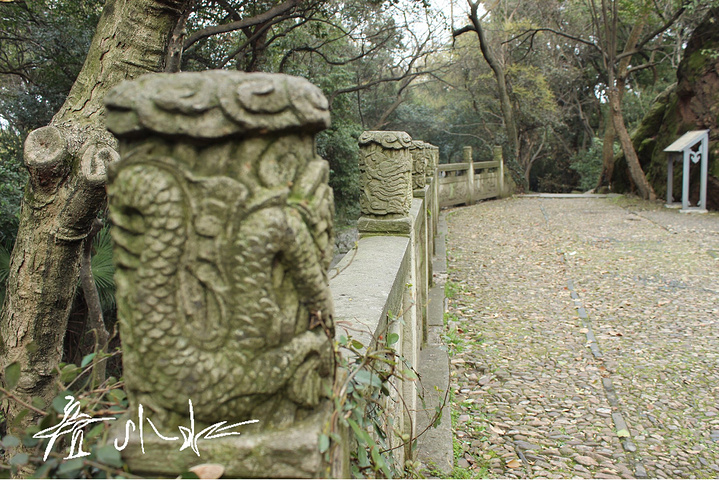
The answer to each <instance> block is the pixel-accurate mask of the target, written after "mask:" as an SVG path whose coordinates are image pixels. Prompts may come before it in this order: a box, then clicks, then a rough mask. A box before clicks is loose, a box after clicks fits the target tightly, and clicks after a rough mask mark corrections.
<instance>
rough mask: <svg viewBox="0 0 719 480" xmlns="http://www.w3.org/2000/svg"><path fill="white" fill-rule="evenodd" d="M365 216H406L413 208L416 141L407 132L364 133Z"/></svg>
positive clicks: (362, 181)
mask: <svg viewBox="0 0 719 480" xmlns="http://www.w3.org/2000/svg"><path fill="white" fill-rule="evenodd" d="M359 144H360V147H361V148H360V157H359V171H360V209H361V211H362V214H363V215H375V216H384V215H399V216H405V215H407V214H408V213H409V210H410V208H411V206H412V157H411V155H410V153H409V147H410V146H411V144H412V139H411V137H410V136H409V134H407V133H406V132H363V133H362V135H361V136H360V139H359Z"/></svg>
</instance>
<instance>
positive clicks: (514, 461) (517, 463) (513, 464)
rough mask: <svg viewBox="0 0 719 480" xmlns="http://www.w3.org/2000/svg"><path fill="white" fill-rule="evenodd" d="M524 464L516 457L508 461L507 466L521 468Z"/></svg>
mask: <svg viewBox="0 0 719 480" xmlns="http://www.w3.org/2000/svg"><path fill="white" fill-rule="evenodd" d="M521 466H522V463H521V462H520V461H519V460H517V459H516V458H513V459H512V460H510V461H508V462H507V468H519V467H521Z"/></svg>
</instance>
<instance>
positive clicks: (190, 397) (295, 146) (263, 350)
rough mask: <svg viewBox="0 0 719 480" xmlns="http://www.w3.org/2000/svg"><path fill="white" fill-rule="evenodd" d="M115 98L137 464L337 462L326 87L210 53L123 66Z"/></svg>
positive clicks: (161, 471) (120, 276)
mask: <svg viewBox="0 0 719 480" xmlns="http://www.w3.org/2000/svg"><path fill="white" fill-rule="evenodd" d="M106 104H107V126H108V129H109V130H110V131H112V132H113V133H114V134H115V135H116V136H117V137H118V139H119V140H120V154H121V157H122V159H121V160H120V161H119V162H118V163H116V164H115V165H114V166H113V168H112V170H111V171H110V175H109V176H110V182H109V188H108V194H109V199H110V214H111V219H112V222H113V224H114V227H113V230H112V233H113V240H114V241H115V251H114V255H115V262H116V266H117V271H116V276H115V279H116V282H117V304H118V316H119V321H120V328H121V334H122V341H123V348H124V351H123V362H124V375H125V379H126V386H127V393H128V397H129V400H130V412H129V414H128V415H127V416H126V417H124V418H123V421H122V422H121V425H119V428H117V429H116V430H115V431H114V433H115V436H116V445H118V446H119V447H122V446H123V445H124V449H123V457H124V459H125V461H126V462H127V463H128V465H129V467H130V470H131V471H132V472H134V473H138V474H144V475H149V476H152V477H163V476H170V477H174V476H176V475H178V474H179V472H181V471H183V470H185V469H187V468H188V467H191V466H192V465H196V464H201V463H217V464H221V465H222V466H224V467H225V476H227V477H288V476H289V477H317V476H328V475H330V469H329V464H328V462H327V461H326V460H325V458H324V457H323V455H322V454H320V451H319V446H318V438H319V435H320V433H325V434H327V433H329V428H330V427H329V418H330V414H331V409H332V406H331V405H330V401H329V399H328V398H326V396H327V394H328V392H330V391H331V389H332V384H333V377H334V365H333V363H334V356H333V350H332V339H333V336H334V326H333V323H332V301H331V295H330V292H329V288H328V286H327V283H328V282H327V275H326V272H327V268H328V266H329V261H330V259H331V257H332V250H333V241H332V236H333V231H332V229H333V199H332V190H331V189H330V188H329V186H328V184H327V181H328V178H329V167H328V164H327V162H325V161H324V160H322V159H321V158H319V157H318V156H317V154H316V152H315V139H314V136H315V133H316V132H317V131H319V130H321V129H323V128H326V127H327V126H328V125H329V111H328V104H327V101H326V99H325V98H324V96H323V95H322V93H321V92H320V90H319V89H318V88H316V87H315V86H313V85H311V84H310V83H308V82H307V81H305V80H303V79H299V78H295V77H289V76H285V75H270V74H260V73H253V74H247V73H241V72H226V71H209V72H204V73H181V74H157V75H148V76H144V77H141V78H140V79H138V80H136V81H133V82H125V83H122V84H121V85H119V86H118V87H117V88H116V89H114V90H113V91H111V92H110V93H109V94H108V95H107V97H106ZM255 420H256V422H254V421H255ZM131 422H132V423H131ZM150 422H151V423H150ZM221 422H227V423H226V424H224V426H223V424H221ZM242 422H250V423H248V424H245V425H235V424H241V423H242ZM131 426H132V427H136V428H130V427H131ZM218 426H219V427H218ZM229 426H232V428H230V427H229ZM208 429H209V430H208ZM208 432H209V433H208ZM230 432H236V434H230ZM158 433H159V434H160V435H162V436H160V435H158ZM223 434H224V435H223ZM213 436H214V438H213ZM173 438H174V440H173Z"/></svg>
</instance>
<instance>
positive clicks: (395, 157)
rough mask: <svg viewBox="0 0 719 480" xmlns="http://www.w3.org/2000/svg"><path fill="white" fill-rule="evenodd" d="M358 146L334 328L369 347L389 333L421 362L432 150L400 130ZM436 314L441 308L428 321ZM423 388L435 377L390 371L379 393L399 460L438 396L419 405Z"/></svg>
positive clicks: (408, 455) (410, 454)
mask: <svg viewBox="0 0 719 480" xmlns="http://www.w3.org/2000/svg"><path fill="white" fill-rule="evenodd" d="M360 146H361V153H360V157H361V158H360V175H361V176H360V184H361V202H360V205H361V212H362V216H361V217H360V219H359V221H358V229H359V234H360V238H359V241H358V242H357V246H356V247H355V249H353V250H351V251H350V252H348V253H347V254H346V255H345V257H344V258H343V259H342V260H341V261H340V263H339V264H338V265H337V266H336V267H335V276H334V277H333V278H332V279H331V280H330V289H331V290H332V296H333V298H334V305H335V325H336V335H337V336H346V337H352V338H354V339H357V340H359V341H360V343H362V344H363V345H365V346H367V347H369V348H373V347H374V346H375V345H377V344H378V342H381V341H382V339H386V338H387V337H388V335H392V334H394V335H396V336H397V337H395V338H398V341H397V342H396V343H393V345H392V346H391V348H392V349H393V350H394V354H395V356H396V358H403V359H404V360H405V361H406V362H407V364H408V365H409V366H411V367H412V368H415V369H418V370H421V369H422V365H421V361H420V359H421V357H422V350H423V349H424V348H425V347H427V346H428V343H427V339H428V332H429V322H428V308H427V306H428V299H429V297H430V289H431V288H432V286H433V282H432V256H433V250H434V238H435V234H436V232H437V219H438V217H439V205H438V202H437V182H436V179H437V176H436V170H435V169H436V164H437V153H438V150H437V148H436V147H434V146H432V145H429V144H426V143H423V142H417V141H412V140H411V139H410V136H409V135H408V134H407V133H405V132H364V133H363V134H362V136H361V137H360ZM330 274H331V276H332V275H333V272H330ZM441 288H442V287H439V289H440V294H441V298H437V299H436V300H434V301H435V302H439V303H440V304H441V303H442V302H443V292H441ZM435 298H436V295H435ZM441 322H442V318H441V313H440V318H439V319H435V323H439V324H440V325H441ZM445 357H446V354H445ZM445 363H446V362H445ZM445 370H446V369H445ZM441 388H442V390H445V389H446V388H447V387H446V385H444V386H441ZM427 391H432V392H434V391H435V390H434V385H432V386H429V385H426V384H424V385H423V384H422V383H421V382H416V381H409V380H401V379H396V381H395V388H394V389H393V392H394V393H393V395H392V396H390V398H387V399H386V402H387V410H388V411H390V412H392V416H393V417H394V418H393V421H392V424H393V425H394V428H389V429H387V433H388V435H389V438H388V439H387V442H388V446H389V447H390V448H395V447H398V446H401V447H403V448H398V449H397V450H396V451H395V460H396V461H397V462H398V464H399V465H402V464H403V463H404V461H405V460H409V459H414V458H416V451H414V450H412V448H411V443H412V442H411V441H409V442H408V441H406V439H407V438H409V439H414V438H415V437H416V436H417V434H418V433H419V430H420V425H426V423H427V422H426V416H427V411H430V412H431V413H432V414H433V413H434V412H435V407H436V406H437V405H438V399H437V398H434V403H432V401H430V398H429V397H424V399H425V404H426V405H425V407H421V403H422V402H421V400H420V396H422V395H425V394H426V392H427ZM398 431H399V432H401V434H400V435H397V434H396V433H397V432H398ZM402 436H404V437H405V440H404V441H403V440H402V438H401V437H402ZM448 444H449V442H448Z"/></svg>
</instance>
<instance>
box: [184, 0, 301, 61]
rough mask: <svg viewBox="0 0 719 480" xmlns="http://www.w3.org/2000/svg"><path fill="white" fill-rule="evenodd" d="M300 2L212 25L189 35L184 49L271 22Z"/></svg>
mask: <svg viewBox="0 0 719 480" xmlns="http://www.w3.org/2000/svg"><path fill="white" fill-rule="evenodd" d="M301 2H302V0H287V1H285V2H283V3H281V4H279V5H277V6H276V7H273V8H271V9H269V10H267V11H266V12H265V13H261V14H259V15H256V16H254V17H251V18H244V19H242V20H239V21H236V22H231V23H225V24H223V25H214V26H212V27H207V28H204V29H202V30H199V31H197V32H195V33H193V34H192V35H190V36H189V37H188V38H187V40H185V44H184V49H185V50H187V49H188V48H189V47H191V46H192V45H193V44H195V43H196V42H198V41H200V40H202V39H203V38H207V37H211V36H212V35H217V34H220V33H227V32H234V31H236V30H240V29H243V28H247V27H252V26H254V25H260V24H262V23H265V22H268V21H270V20H272V19H273V18H275V17H278V16H280V15H284V14H286V13H288V12H290V11H291V10H292V9H294V8H295V7H297V5H299V4H300V3H301Z"/></svg>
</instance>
